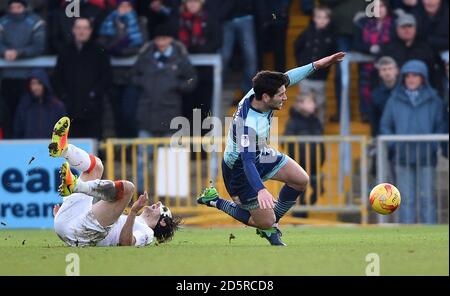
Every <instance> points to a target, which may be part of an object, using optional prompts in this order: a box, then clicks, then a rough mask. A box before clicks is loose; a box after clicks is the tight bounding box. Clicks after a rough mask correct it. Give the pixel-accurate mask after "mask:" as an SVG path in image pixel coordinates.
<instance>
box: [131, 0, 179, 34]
mask: <svg viewBox="0 0 450 296" xmlns="http://www.w3.org/2000/svg"><path fill="white" fill-rule="evenodd" d="M180 2H181V0H137V3H136V9H137V12H138V14H139V15H141V16H145V17H146V18H147V31H148V38H146V39H150V40H152V39H154V37H155V29H156V27H158V26H159V25H160V24H163V23H166V22H168V21H173V20H176V19H178V17H179V10H180Z"/></svg>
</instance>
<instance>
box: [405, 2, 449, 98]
mask: <svg viewBox="0 0 450 296" xmlns="http://www.w3.org/2000/svg"><path fill="white" fill-rule="evenodd" d="M448 10H449V6H448V1H447V0H421V3H420V5H418V7H417V9H416V10H415V11H414V15H415V17H416V20H417V35H418V38H420V39H421V40H422V41H425V42H426V43H427V44H428V45H429V46H430V47H431V49H433V53H434V62H435V64H434V68H432V69H434V70H433V74H432V76H433V78H434V79H433V84H434V85H435V86H436V88H437V90H438V91H439V94H440V95H441V96H445V88H444V89H443V88H442V86H441V80H442V79H441V77H443V76H445V65H444V64H443V63H442V62H441V61H442V60H441V58H440V54H441V53H442V52H445V51H448V50H449V35H448V17H449V16H448Z"/></svg>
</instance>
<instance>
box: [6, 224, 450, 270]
mask: <svg viewBox="0 0 450 296" xmlns="http://www.w3.org/2000/svg"><path fill="white" fill-rule="evenodd" d="M283 233H284V234H283V239H284V241H285V242H286V243H287V244H288V247H284V248H280V247H271V246H269V245H268V243H267V242H266V241H265V240H264V239H262V238H260V237H258V236H257V235H256V234H255V230H254V229H251V228H247V227H242V228H215V227H211V228H184V229H182V230H181V231H180V232H179V233H178V234H177V235H176V238H175V239H174V240H173V241H172V242H171V243H169V244H162V245H158V246H155V245H152V246H148V247H146V248H134V247H115V248H95V247H92V248H70V247H66V246H64V244H63V243H62V242H61V241H60V240H59V239H58V238H57V237H56V235H55V234H54V233H53V232H52V231H51V230H0V275H65V269H66V266H67V264H68V263H67V262H66V261H65V260H66V255H67V254H69V253H77V254H78V255H79V256H80V273H81V275H365V270H366V266H367V264H368V262H366V261H365V258H366V255H367V254H368V253H377V254H378V255H379V258H380V274H381V275H447V276H448V275H449V227H448V225H444V226H401V227H400V226H399V227H397V226H392V227H377V226H369V227H305V226H303V227H288V226H286V227H283ZM230 234H233V236H234V237H235V238H234V239H231V240H230Z"/></svg>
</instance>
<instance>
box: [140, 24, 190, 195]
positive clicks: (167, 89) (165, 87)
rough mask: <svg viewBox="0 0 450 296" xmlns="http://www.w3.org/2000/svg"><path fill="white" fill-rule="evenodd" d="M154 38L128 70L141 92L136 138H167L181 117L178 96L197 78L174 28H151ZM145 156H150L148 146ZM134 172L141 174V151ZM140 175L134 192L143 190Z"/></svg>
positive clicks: (180, 100)
mask: <svg viewBox="0 0 450 296" xmlns="http://www.w3.org/2000/svg"><path fill="white" fill-rule="evenodd" d="M154 34H155V39H154V40H153V41H151V42H149V43H147V44H146V45H145V46H144V48H143V49H142V50H141V52H140V54H139V57H138V60H137V62H136V64H135V65H134V67H133V69H132V82H133V83H134V84H135V85H136V86H138V87H139V88H140V89H141V96H140V99H139V103H138V108H137V110H138V112H137V118H138V136H139V138H150V137H169V136H171V135H172V134H173V133H174V132H175V131H174V130H171V129H170V122H171V121H172V119H174V118H175V117H178V116H182V115H183V113H182V112H183V111H182V95H186V94H188V93H189V92H191V91H193V90H194V89H195V87H196V85H197V75H196V72H195V68H194V67H193V66H192V64H191V62H190V60H189V56H188V53H187V50H186V48H185V47H184V45H183V44H182V43H181V42H179V41H175V40H174V38H175V37H176V36H177V34H178V29H177V26H176V25H175V24H173V23H170V22H167V23H163V24H160V25H159V26H158V27H156V28H155V33H154ZM150 114H151V115H150ZM148 148H149V149H148V150H147V151H146V152H145V153H149V154H150V153H151V151H152V149H153V147H152V146H149V147H148ZM138 152H139V155H138V156H139V157H138V172H142V171H143V153H144V152H143V151H142V150H141V149H140V150H139V151H138ZM143 177H144V176H143V174H141V173H139V174H138V184H137V186H138V190H139V192H142V191H143V190H144V179H143Z"/></svg>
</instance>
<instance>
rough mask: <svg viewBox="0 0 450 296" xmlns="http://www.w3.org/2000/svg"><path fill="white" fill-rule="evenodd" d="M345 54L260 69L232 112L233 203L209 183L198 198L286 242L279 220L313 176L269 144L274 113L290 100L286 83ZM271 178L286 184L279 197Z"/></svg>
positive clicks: (228, 167)
mask: <svg viewBox="0 0 450 296" xmlns="http://www.w3.org/2000/svg"><path fill="white" fill-rule="evenodd" d="M344 57H345V53H343V52H339V53H336V54H333V55H331V56H328V57H325V58H323V59H320V60H318V61H315V62H313V63H311V64H308V65H305V66H302V67H298V68H295V69H292V70H290V71H288V72H286V73H280V72H272V71H262V72H259V73H258V74H257V75H256V76H255V77H254V78H253V89H252V90H250V91H249V92H248V93H247V94H246V95H245V97H244V98H243V99H242V100H241V102H240V103H239V106H238V109H237V111H236V112H235V114H234V117H233V122H232V124H231V125H230V129H229V133H228V139H227V145H226V148H225V153H224V158H223V162H222V175H223V179H224V183H225V186H226V189H227V191H228V193H229V194H230V196H231V197H232V199H233V201H234V202H230V201H228V200H225V199H222V198H220V197H219V195H218V193H217V190H216V189H215V188H214V187H209V188H206V189H205V190H204V191H203V193H202V195H201V196H200V197H198V199H197V202H198V203H199V204H204V205H207V206H209V207H215V208H217V209H219V210H221V211H223V212H225V213H227V214H228V215H230V216H232V217H233V218H235V219H236V220H238V221H240V222H242V223H244V224H245V225H248V226H252V227H255V228H256V229H257V230H256V233H257V234H259V235H260V236H261V237H263V238H266V239H267V240H268V241H269V243H270V244H271V245H275V246H285V245H286V244H284V243H283V242H282V241H281V231H280V229H279V227H278V221H279V220H280V219H281V218H282V217H283V216H284V215H285V214H286V213H287V212H288V211H289V210H290V209H291V207H293V206H294V205H295V203H296V201H297V198H299V196H301V195H303V194H304V192H305V190H306V187H307V185H308V181H309V176H308V174H307V173H306V172H305V171H304V170H303V168H302V167H301V166H300V165H299V164H298V163H297V162H295V161H294V160H293V159H291V158H290V157H289V156H287V155H284V154H282V153H280V152H279V151H276V150H275V149H273V148H271V147H270V146H269V145H268V141H269V138H270V126H271V123H272V117H273V115H274V112H275V111H276V110H281V108H282V107H283V104H284V102H286V101H287V96H286V87H289V86H292V85H296V84H298V83H299V82H300V81H301V80H303V79H305V78H306V77H308V76H309V75H311V74H312V73H314V71H318V70H320V69H324V68H327V67H329V66H331V65H333V64H335V63H337V62H340V61H342V60H343V59H344ZM269 179H271V180H277V181H280V182H283V183H284V184H285V185H284V186H283V187H282V189H281V191H280V193H279V197H278V200H277V201H275V199H274V197H273V196H272V194H270V192H269V191H268V190H267V189H266V188H265V186H264V183H263V182H265V181H267V180H269Z"/></svg>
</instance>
